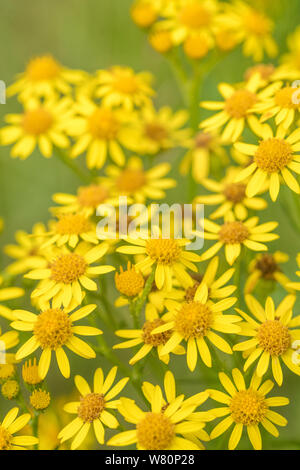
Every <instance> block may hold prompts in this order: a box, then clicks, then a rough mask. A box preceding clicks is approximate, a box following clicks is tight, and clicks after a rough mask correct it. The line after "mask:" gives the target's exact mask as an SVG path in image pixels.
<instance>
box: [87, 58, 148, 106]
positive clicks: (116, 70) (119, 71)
mask: <svg viewBox="0 0 300 470" xmlns="http://www.w3.org/2000/svg"><path fill="white" fill-rule="evenodd" d="M151 82H152V75H151V74H150V73H148V72H141V73H137V74H136V73H134V71H133V70H132V69H131V68H130V67H120V66H114V67H111V68H110V69H109V70H99V71H98V73H97V78H96V91H95V96H96V97H97V98H101V99H102V104H103V106H106V107H108V108H113V107H122V108H124V109H126V110H127V111H132V110H133V109H134V108H135V107H136V108H143V107H144V106H146V107H147V106H149V105H151V98H152V96H154V91H153V90H152V88H151V86H150V85H151Z"/></svg>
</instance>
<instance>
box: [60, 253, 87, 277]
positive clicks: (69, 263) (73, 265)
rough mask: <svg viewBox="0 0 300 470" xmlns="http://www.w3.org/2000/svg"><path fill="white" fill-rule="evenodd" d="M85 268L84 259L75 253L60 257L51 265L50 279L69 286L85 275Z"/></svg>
mask: <svg viewBox="0 0 300 470" xmlns="http://www.w3.org/2000/svg"><path fill="white" fill-rule="evenodd" d="M86 266H87V265H86V262H85V260H84V258H83V257H82V256H80V255H78V254H77V253H68V254H65V255H61V256H59V258H57V259H56V260H55V261H54V262H53V263H52V265H51V279H53V280H54V281H56V282H62V283H63V284H71V283H72V282H74V281H77V280H78V279H79V278H80V277H81V276H82V275H83V274H84V273H85V270H86Z"/></svg>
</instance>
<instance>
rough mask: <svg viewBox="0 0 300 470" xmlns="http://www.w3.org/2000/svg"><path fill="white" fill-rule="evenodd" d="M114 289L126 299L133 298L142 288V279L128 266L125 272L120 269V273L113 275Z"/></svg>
mask: <svg viewBox="0 0 300 470" xmlns="http://www.w3.org/2000/svg"><path fill="white" fill-rule="evenodd" d="M115 283H116V288H117V289H118V291H119V292H121V294H123V295H126V297H135V296H136V295H138V294H139V293H140V292H142V290H143V288H144V284H145V281H144V278H143V276H142V274H141V273H139V272H137V271H136V270H135V268H134V267H130V266H128V269H127V270H126V271H123V269H122V268H121V269H120V273H116V274H115Z"/></svg>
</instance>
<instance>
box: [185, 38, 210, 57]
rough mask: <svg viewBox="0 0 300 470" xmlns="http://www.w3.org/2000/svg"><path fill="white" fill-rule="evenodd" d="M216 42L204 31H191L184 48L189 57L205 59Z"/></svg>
mask: <svg viewBox="0 0 300 470" xmlns="http://www.w3.org/2000/svg"><path fill="white" fill-rule="evenodd" d="M213 45H214V42H213V40H212V38H211V37H210V36H209V35H207V34H206V33H204V32H196V33H191V34H189V36H187V38H186V40H185V41H184V44H183V50H184V52H185V54H186V56H187V57H189V58H190V59H194V60H199V59H203V57H205V56H207V54H208V53H209V51H210V49H212V47H213Z"/></svg>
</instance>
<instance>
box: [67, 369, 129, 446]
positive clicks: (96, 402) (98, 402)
mask: <svg viewBox="0 0 300 470" xmlns="http://www.w3.org/2000/svg"><path fill="white" fill-rule="evenodd" d="M116 374H117V367H113V368H112V369H111V370H110V372H109V373H108V375H107V376H106V379H105V380H104V375H103V371H102V369H100V368H99V369H97V370H96V371H95V374H94V388H93V391H92V390H91V388H90V386H89V385H88V383H87V382H86V380H85V379H84V378H83V377H81V376H80V375H76V376H75V385H76V388H77V389H78V391H79V393H80V395H81V397H80V401H76V402H70V403H67V404H66V405H65V406H64V410H65V411H66V412H67V413H71V414H75V415H77V417H76V418H75V419H74V420H73V421H71V423H69V424H68V425H67V426H65V427H64V428H63V429H62V430H61V431H60V433H59V435H58V437H59V439H61V441H62V442H65V441H67V440H68V439H71V438H73V441H72V444H71V449H72V450H76V449H77V448H78V447H79V446H80V445H81V444H82V442H83V441H84V440H85V438H86V436H87V434H88V432H89V430H90V427H91V425H93V428H94V432H95V436H96V439H97V441H98V442H99V444H101V445H102V444H104V426H107V427H108V428H110V429H116V428H117V427H118V426H119V423H118V421H117V419H116V418H115V417H114V416H113V415H112V414H111V413H110V412H109V411H108V410H110V409H116V408H117V407H118V404H119V400H112V399H113V398H115V397H116V396H117V395H118V394H119V393H120V392H121V391H122V390H123V388H124V387H125V385H126V383H127V382H128V380H129V378H128V377H125V378H123V379H121V380H120V381H119V382H117V384H116V385H114V386H113V387H112V384H113V382H114V380H115V377H116ZM111 387H112V388H111ZM103 425H104V426H103ZM74 436H75V437H74Z"/></svg>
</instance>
